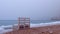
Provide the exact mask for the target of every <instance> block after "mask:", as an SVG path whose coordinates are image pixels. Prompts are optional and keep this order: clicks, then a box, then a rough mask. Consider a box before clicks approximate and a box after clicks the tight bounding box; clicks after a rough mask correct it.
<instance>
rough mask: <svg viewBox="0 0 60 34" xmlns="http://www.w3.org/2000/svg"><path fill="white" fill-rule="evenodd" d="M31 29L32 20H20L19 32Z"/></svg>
mask: <svg viewBox="0 0 60 34" xmlns="http://www.w3.org/2000/svg"><path fill="white" fill-rule="evenodd" d="M29 28H30V18H20V17H19V18H18V30H22V29H29Z"/></svg>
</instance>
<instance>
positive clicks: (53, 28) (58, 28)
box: [5, 25, 60, 34]
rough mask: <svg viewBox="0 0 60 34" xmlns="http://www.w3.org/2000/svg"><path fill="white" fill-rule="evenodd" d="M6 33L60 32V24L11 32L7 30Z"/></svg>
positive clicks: (43, 33) (35, 33)
mask: <svg viewBox="0 0 60 34" xmlns="http://www.w3.org/2000/svg"><path fill="white" fill-rule="evenodd" d="M5 34H60V25H52V26H44V27H35V28H30V29H23V30H14V31H11V32H6V33H5Z"/></svg>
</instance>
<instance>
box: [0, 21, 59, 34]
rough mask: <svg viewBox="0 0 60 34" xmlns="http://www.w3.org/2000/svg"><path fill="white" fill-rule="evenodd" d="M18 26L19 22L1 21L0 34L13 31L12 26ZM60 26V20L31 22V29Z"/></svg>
mask: <svg viewBox="0 0 60 34" xmlns="http://www.w3.org/2000/svg"><path fill="white" fill-rule="evenodd" d="M14 24H18V21H17V20H0V34H3V33H5V32H8V31H12V29H11V28H12V26H13V25H14ZM52 24H53V25H54V24H60V20H30V27H31V28H32V27H40V26H41V27H42V26H48V25H52Z"/></svg>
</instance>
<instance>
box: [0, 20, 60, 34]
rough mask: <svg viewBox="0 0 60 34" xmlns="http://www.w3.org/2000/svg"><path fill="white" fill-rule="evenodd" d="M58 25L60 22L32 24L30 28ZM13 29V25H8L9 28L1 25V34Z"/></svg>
mask: <svg viewBox="0 0 60 34" xmlns="http://www.w3.org/2000/svg"><path fill="white" fill-rule="evenodd" d="M57 24H60V21H55V22H50V23H39V24H30V28H32V27H43V26H50V25H57ZM14 25H15V26H16V25H17V24H14ZM12 27H13V25H7V26H4V25H1V26H0V34H3V33H5V32H9V31H12Z"/></svg>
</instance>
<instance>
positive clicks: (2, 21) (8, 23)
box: [0, 20, 54, 25]
mask: <svg viewBox="0 0 60 34" xmlns="http://www.w3.org/2000/svg"><path fill="white" fill-rule="evenodd" d="M49 22H54V21H52V20H30V24H39V23H49ZM17 23H18V21H17V20H0V25H13V24H17Z"/></svg>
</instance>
